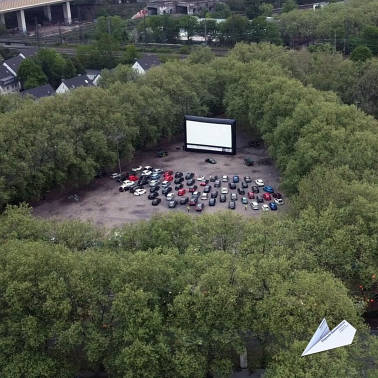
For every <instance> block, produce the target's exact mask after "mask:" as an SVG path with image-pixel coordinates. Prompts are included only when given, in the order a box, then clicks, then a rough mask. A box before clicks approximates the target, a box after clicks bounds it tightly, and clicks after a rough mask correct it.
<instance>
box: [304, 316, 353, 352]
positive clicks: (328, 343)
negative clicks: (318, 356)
mask: <svg viewBox="0 0 378 378" xmlns="http://www.w3.org/2000/svg"><path fill="white" fill-rule="evenodd" d="M355 334H356V328H354V327H353V326H352V325H351V324H349V323H348V322H347V321H346V320H343V321H342V322H341V323H340V324H339V325H337V326H336V327H335V328H334V329H333V330H332V331H330V330H329V328H328V324H327V321H326V320H325V319H323V320H322V322H321V323H320V325H319V327H318V329H317V330H316V331H315V333H314V335H313V336H312V338H311V340H310V342H309V343H308V345H307V347H306V349H305V350H304V351H303V353H302V357H303V356H307V355H309V354H314V353H319V352H324V351H326V350H330V349H335V348H339V347H342V346H345V345H349V344H352V341H353V339H354V335H355Z"/></svg>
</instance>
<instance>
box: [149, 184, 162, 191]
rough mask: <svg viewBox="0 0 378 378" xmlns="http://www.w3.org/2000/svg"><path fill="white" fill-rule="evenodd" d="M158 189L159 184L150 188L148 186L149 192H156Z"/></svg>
mask: <svg viewBox="0 0 378 378" xmlns="http://www.w3.org/2000/svg"><path fill="white" fill-rule="evenodd" d="M159 189H160V186H159V185H156V186H153V187H152V188H150V193H155V192H158V191H159Z"/></svg>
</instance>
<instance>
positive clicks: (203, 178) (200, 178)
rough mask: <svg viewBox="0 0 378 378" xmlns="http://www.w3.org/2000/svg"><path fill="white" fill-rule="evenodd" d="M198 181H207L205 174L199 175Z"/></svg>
mask: <svg viewBox="0 0 378 378" xmlns="http://www.w3.org/2000/svg"><path fill="white" fill-rule="evenodd" d="M197 181H205V176H198V177H197Z"/></svg>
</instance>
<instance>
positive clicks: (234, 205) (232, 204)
mask: <svg viewBox="0 0 378 378" xmlns="http://www.w3.org/2000/svg"><path fill="white" fill-rule="evenodd" d="M228 208H229V209H231V210H235V208H236V203H235V201H230V202H229V203H228Z"/></svg>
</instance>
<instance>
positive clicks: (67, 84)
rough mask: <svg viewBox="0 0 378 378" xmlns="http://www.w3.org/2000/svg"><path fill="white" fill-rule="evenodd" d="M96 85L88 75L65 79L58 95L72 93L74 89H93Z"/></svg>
mask: <svg viewBox="0 0 378 378" xmlns="http://www.w3.org/2000/svg"><path fill="white" fill-rule="evenodd" d="M94 85H95V84H94V83H93V80H91V79H90V78H89V77H88V76H87V75H78V76H75V77H72V78H71V79H63V80H62V82H61V84H60V85H59V87H58V88H57V89H56V93H58V94H62V93H66V92H70V91H71V90H73V89H76V88H80V87H93V86H94Z"/></svg>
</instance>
